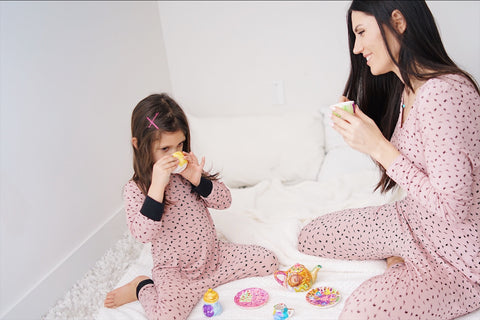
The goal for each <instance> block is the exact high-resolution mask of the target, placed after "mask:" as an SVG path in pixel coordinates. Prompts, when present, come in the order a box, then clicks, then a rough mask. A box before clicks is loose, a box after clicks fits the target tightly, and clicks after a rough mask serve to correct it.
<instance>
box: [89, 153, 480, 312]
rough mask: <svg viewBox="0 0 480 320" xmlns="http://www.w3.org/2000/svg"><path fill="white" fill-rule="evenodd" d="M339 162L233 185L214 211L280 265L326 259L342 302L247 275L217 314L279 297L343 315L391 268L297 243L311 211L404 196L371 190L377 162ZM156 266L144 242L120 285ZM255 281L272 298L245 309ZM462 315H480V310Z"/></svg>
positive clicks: (224, 294) (321, 280)
mask: <svg viewBox="0 0 480 320" xmlns="http://www.w3.org/2000/svg"><path fill="white" fill-rule="evenodd" d="M332 153H333V152H332ZM347 158H348V157H347ZM335 159H339V158H338V157H337V158H335ZM349 160H352V159H349ZM329 161H330V162H329ZM358 161H360V162H361V161H365V159H360V160H358ZM335 162H336V161H333V158H332V159H331V160H329V159H328V158H327V159H325V162H324V166H323V167H322V172H320V176H321V179H318V181H305V182H302V183H298V184H295V185H290V186H286V185H283V184H281V183H280V182H278V181H263V182H261V183H260V184H258V185H256V186H254V187H251V188H244V189H232V190H231V191H232V199H233V201H232V206H231V207H230V208H229V209H228V210H223V211H215V210H212V211H211V213H212V217H213V219H214V221H215V225H216V227H217V231H218V233H219V236H220V237H221V238H224V239H225V240H227V241H231V242H235V243H244V244H259V245H262V246H264V247H266V248H268V249H270V250H272V251H273V252H275V254H276V255H277V256H278V258H279V261H280V263H281V268H280V269H281V270H286V269H288V267H290V266H292V265H293V264H295V263H297V262H298V263H302V264H304V265H305V266H307V268H309V269H311V268H313V267H314V266H315V265H317V264H320V265H322V269H321V270H320V271H319V272H318V276H317V281H316V283H315V284H314V287H321V286H330V287H333V288H335V289H337V290H338V291H340V293H341V294H342V299H341V300H340V302H339V303H338V304H337V305H335V306H333V307H331V308H327V309H321V308H318V307H316V306H313V305H310V304H309V303H307V301H306V299H305V296H306V293H296V292H292V291H288V290H287V289H285V288H283V287H281V286H280V285H279V284H278V283H277V282H276V281H275V279H274V277H273V275H271V276H267V277H257V278H247V279H242V280H237V281H234V282H231V283H227V284H224V285H222V286H219V287H217V288H215V290H216V291H217V292H218V294H219V296H220V300H219V302H220V303H221V305H222V307H223V312H222V314H220V315H219V316H216V317H214V318H213V319H218V320H223V319H225V320H226V319H228V320H235V319H242V320H246V319H272V314H273V306H274V305H275V304H277V303H280V302H283V303H285V304H287V306H288V307H289V308H294V309H295V314H294V317H293V319H297V320H301V319H305V320H307V319H337V318H338V315H339V314H340V312H341V310H342V308H343V305H344V302H345V298H346V297H348V296H349V295H350V294H351V293H352V292H353V290H354V289H355V288H356V287H358V286H359V285H360V284H361V283H362V282H363V281H365V280H367V279H368V278H370V277H372V276H374V275H377V274H381V273H383V272H384V270H385V268H386V265H385V261H383V260H382V261H342V260H331V259H324V258H317V257H312V256H307V255H304V254H302V253H300V252H298V250H297V236H298V233H299V231H300V229H301V228H302V227H303V226H304V225H305V224H306V223H308V222H309V221H311V219H313V218H315V217H317V216H320V215H322V214H325V213H328V212H332V211H335V210H339V209H343V208H352V207H363V206H369V205H377V204H382V203H386V202H390V201H394V200H396V199H399V198H401V196H402V193H401V191H400V192H395V193H390V194H387V195H380V194H379V193H373V194H372V189H373V185H374V184H375V182H376V181H377V171H376V170H375V169H374V168H373V167H368V169H364V170H348V172H343V173H340V172H339V170H338V168H339V166H338V163H335ZM330 163H331V164H330ZM349 163H350V164H351V163H352V161H350V162H349ZM355 163H358V162H355ZM334 164H336V165H334ZM347 165H348V164H347ZM340 167H341V166H340ZM151 268H152V258H151V255H150V247H149V245H145V247H144V249H143V251H142V253H141V255H140V257H139V258H138V259H137V261H135V263H134V264H132V265H131V266H130V267H129V268H128V270H127V272H126V273H125V274H124V276H123V277H122V279H121V280H120V281H119V283H118V284H117V287H118V286H121V285H123V284H125V283H127V282H128V281H130V280H131V279H133V278H134V277H135V276H137V275H140V274H145V275H150V274H151ZM250 287H259V288H262V289H264V290H266V291H267V292H268V293H269V301H268V302H267V304H266V305H264V306H263V307H260V308H257V309H242V308H240V307H238V306H237V305H235V303H234V302H233V298H234V296H235V294H236V293H237V292H239V291H240V290H242V289H245V288H250ZM202 304H203V303H202V301H200V302H199V303H198V305H197V306H196V307H195V308H194V309H193V311H192V313H191V315H190V317H189V318H188V319H189V320H197V319H206V317H205V316H204V315H203V312H202ZM96 319H97V320H114V319H115V320H122V319H125V320H126V319H132V320H133V319H138V320H144V319H146V317H145V313H144V312H143V309H142V307H141V305H140V303H139V302H138V301H136V302H132V303H129V304H126V305H124V306H121V307H119V308H117V309H107V308H101V310H100V311H99V312H98V313H97V314H96ZM459 319H462V320H473V319H480V310H477V311H476V312H474V313H472V314H469V315H466V316H463V317H461V318H459Z"/></svg>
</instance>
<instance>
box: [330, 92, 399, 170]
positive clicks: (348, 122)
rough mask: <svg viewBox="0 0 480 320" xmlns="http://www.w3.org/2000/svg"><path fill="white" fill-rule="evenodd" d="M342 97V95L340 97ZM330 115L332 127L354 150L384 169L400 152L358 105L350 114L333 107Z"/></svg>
mask: <svg viewBox="0 0 480 320" xmlns="http://www.w3.org/2000/svg"><path fill="white" fill-rule="evenodd" d="M342 98H344V97H342ZM332 111H335V113H336V114H338V115H339V117H338V116H336V115H335V114H334V113H333V112H332V114H331V116H330V118H331V120H332V126H333V128H334V129H335V130H336V131H337V132H339V133H340V134H341V135H342V137H343V139H344V140H345V142H346V143H347V144H348V145H349V146H350V147H352V148H353V149H355V150H358V151H360V152H363V153H365V154H367V155H369V156H371V157H372V158H373V159H375V160H376V161H378V162H379V163H380V164H381V165H382V166H383V167H384V168H385V169H387V168H388V167H389V166H390V164H391V163H392V162H393V161H394V160H395V158H396V157H397V156H398V155H399V154H400V152H399V151H398V150H397V149H396V148H395V147H394V146H393V145H392V144H391V143H390V141H388V140H387V139H386V138H385V137H384V136H383V134H382V132H381V131H380V129H379V128H378V127H377V125H376V124H375V121H373V120H372V119H370V118H369V117H368V116H367V115H365V114H364V113H363V112H362V110H360V108H359V107H358V106H355V113H354V114H351V113H349V112H347V111H345V110H342V109H341V108H338V107H335V108H334V110H332Z"/></svg>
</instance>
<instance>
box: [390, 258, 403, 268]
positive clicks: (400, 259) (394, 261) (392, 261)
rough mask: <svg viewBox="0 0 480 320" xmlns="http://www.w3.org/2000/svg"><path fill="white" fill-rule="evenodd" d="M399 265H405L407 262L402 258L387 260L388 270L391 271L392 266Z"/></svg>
mask: <svg viewBox="0 0 480 320" xmlns="http://www.w3.org/2000/svg"><path fill="white" fill-rule="evenodd" d="M397 263H405V260H403V259H402V258H400V257H395V256H394V257H388V258H387V269H390V267H391V266H393V265H395V264H397Z"/></svg>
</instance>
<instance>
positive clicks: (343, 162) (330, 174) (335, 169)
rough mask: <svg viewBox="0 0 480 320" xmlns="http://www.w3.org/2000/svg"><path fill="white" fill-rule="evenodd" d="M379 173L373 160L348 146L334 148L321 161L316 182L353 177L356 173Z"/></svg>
mask: <svg viewBox="0 0 480 320" xmlns="http://www.w3.org/2000/svg"><path fill="white" fill-rule="evenodd" d="M377 171H378V172H380V171H379V170H378V168H377V165H376V164H375V163H374V162H373V160H372V159H371V158H370V157H369V156H367V155H366V154H364V153H361V152H360V151H357V150H355V149H352V148H351V147H349V146H346V147H342V148H341V147H335V148H334V149H332V150H330V151H329V152H328V153H327V155H326V156H325V159H324V160H323V164H322V168H321V169H320V172H319V173H318V178H317V180H318V181H329V180H333V179H337V178H338V177H339V176H341V175H353V174H355V173H358V172H373V173H374V174H376V173H377Z"/></svg>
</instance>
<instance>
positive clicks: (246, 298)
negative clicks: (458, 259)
mask: <svg viewBox="0 0 480 320" xmlns="http://www.w3.org/2000/svg"><path fill="white" fill-rule="evenodd" d="M268 298H269V296H268V292H267V291H265V290H263V289H260V288H248V289H243V290H241V291H239V292H238V293H237V294H236V295H235V297H234V298H233V301H234V302H235V303H236V304H237V305H238V306H239V307H242V308H249V309H250V308H259V307H261V306H263V305H264V304H265V303H267V301H268Z"/></svg>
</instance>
